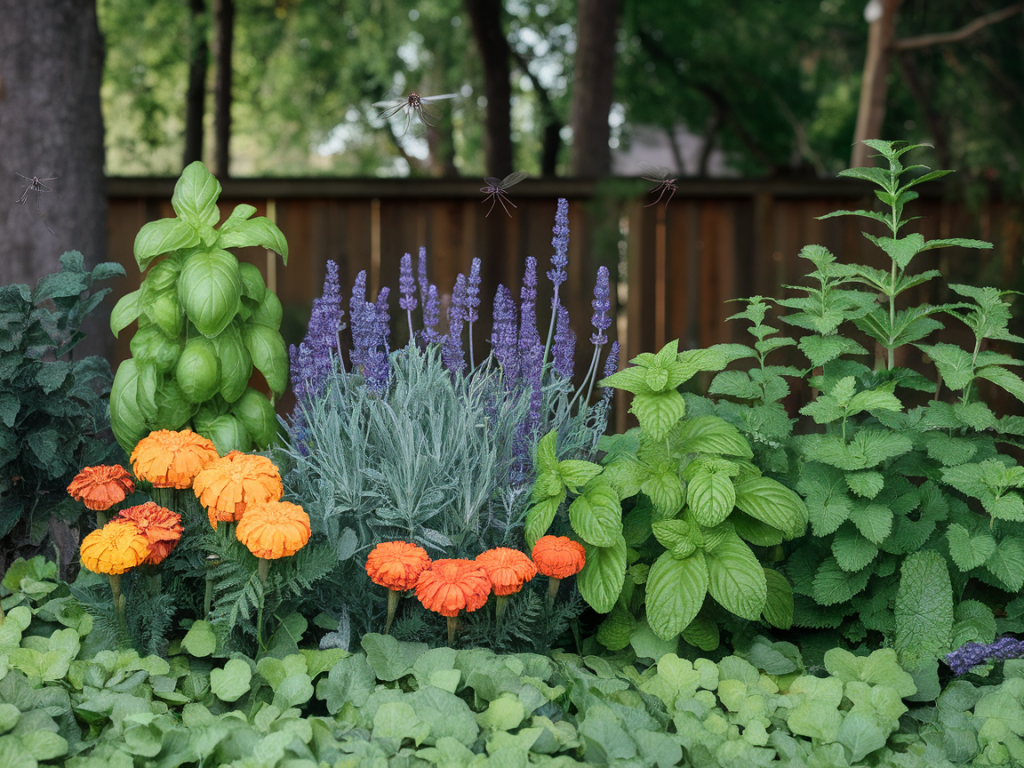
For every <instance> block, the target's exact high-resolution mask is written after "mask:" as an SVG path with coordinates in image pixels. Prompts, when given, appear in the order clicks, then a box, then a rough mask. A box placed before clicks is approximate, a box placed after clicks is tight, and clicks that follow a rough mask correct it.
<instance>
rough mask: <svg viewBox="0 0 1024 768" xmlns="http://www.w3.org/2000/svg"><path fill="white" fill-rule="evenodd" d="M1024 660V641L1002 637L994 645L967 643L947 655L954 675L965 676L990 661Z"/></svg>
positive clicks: (947, 661)
mask: <svg viewBox="0 0 1024 768" xmlns="http://www.w3.org/2000/svg"><path fill="white" fill-rule="evenodd" d="M1020 658H1024V640H1017V639H1016V638H1013V637H1001V638H999V639H998V640H996V641H995V642H994V643H988V644H984V645H983V644H981V643H965V644H964V645H962V646H960V647H959V648H957V649H956V650H955V651H953V652H952V653H949V654H946V663H947V664H949V667H950V669H952V670H953V674H954V675H957V676H959V675H965V674H967V673H968V672H970V671H971V670H972V669H974V668H975V667H977V666H979V665H981V664H984V663H985V662H987V661H990V660H996V659H999V660H1006V659H1020Z"/></svg>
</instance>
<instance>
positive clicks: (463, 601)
mask: <svg viewBox="0 0 1024 768" xmlns="http://www.w3.org/2000/svg"><path fill="white" fill-rule="evenodd" d="M490 593H491V580H490V579H488V578H487V572H486V571H485V570H484V569H483V568H481V567H480V566H479V565H477V564H476V563H475V562H473V561H472V560H435V561H434V562H433V563H431V564H430V567H429V568H427V569H426V570H424V571H423V573H421V574H420V577H419V579H418V580H417V582H416V597H417V598H418V599H419V601H420V602H421V603H423V607H424V608H426V609H427V610H428V611H434V612H435V613H440V614H441V615H442V616H448V617H449V618H452V617H454V616H458V615H459V611H467V612H472V611H475V610H476V609H477V608H481V607H483V605H484V604H485V603H486V602H487V596H488V595H489V594H490Z"/></svg>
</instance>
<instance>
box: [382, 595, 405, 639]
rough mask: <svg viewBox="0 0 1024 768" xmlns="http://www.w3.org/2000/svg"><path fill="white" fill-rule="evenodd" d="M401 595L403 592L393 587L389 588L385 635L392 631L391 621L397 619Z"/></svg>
mask: <svg viewBox="0 0 1024 768" xmlns="http://www.w3.org/2000/svg"><path fill="white" fill-rule="evenodd" d="M401 596H402V593H401V592H396V591H395V590H393V589H389V590H388V621H387V623H386V624H385V625H384V634H385V635H388V634H390V633H391V622H392V621H394V620H395V612H396V611H398V599H399V598H400V597H401Z"/></svg>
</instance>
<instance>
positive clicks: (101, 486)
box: [68, 464, 135, 512]
mask: <svg viewBox="0 0 1024 768" xmlns="http://www.w3.org/2000/svg"><path fill="white" fill-rule="evenodd" d="M68 493H69V494H70V495H71V498H73V499H74V500H75V501H80V502H82V503H83V504H85V506H87V507H88V508H89V509H91V510H94V511H96V512H103V511H105V510H108V509H110V508H111V507H112V506H114V505H115V504H120V503H121V502H122V501H124V500H125V497H126V496H128V495H130V494H132V493H135V483H133V482H132V476H131V475H129V474H128V470H126V469H125V468H124V467H122V466H120V465H118V464H115V465H114V466H112V467H108V466H99V467H86V468H85V469H83V470H82V471H81V472H79V473H78V474H77V475H75V479H74V480H72V481H71V485H69V486H68Z"/></svg>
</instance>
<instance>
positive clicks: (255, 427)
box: [231, 388, 277, 450]
mask: <svg viewBox="0 0 1024 768" xmlns="http://www.w3.org/2000/svg"><path fill="white" fill-rule="evenodd" d="M231 415H232V416H234V417H235V418H236V419H238V420H239V421H240V422H241V423H242V426H243V427H245V431H246V432H248V433H249V434H250V435H251V436H252V439H253V442H255V443H256V446H257V447H258V448H259V449H260V450H263V449H265V448H266V447H267V446H268V445H270V443H271V442H273V440H274V437H275V436H276V435H277V414H276V413H274V406H272V405H271V404H270V401H269V400H267V398H265V397H264V396H263V394H262V393H260V392H257V391H256V390H255V389H252V388H247V389H246V390H245V393H244V394H243V395H242V396H241V397H240V398H238V401H237V402H236V403H235V404H234V405H233V406H232V407H231Z"/></svg>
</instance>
